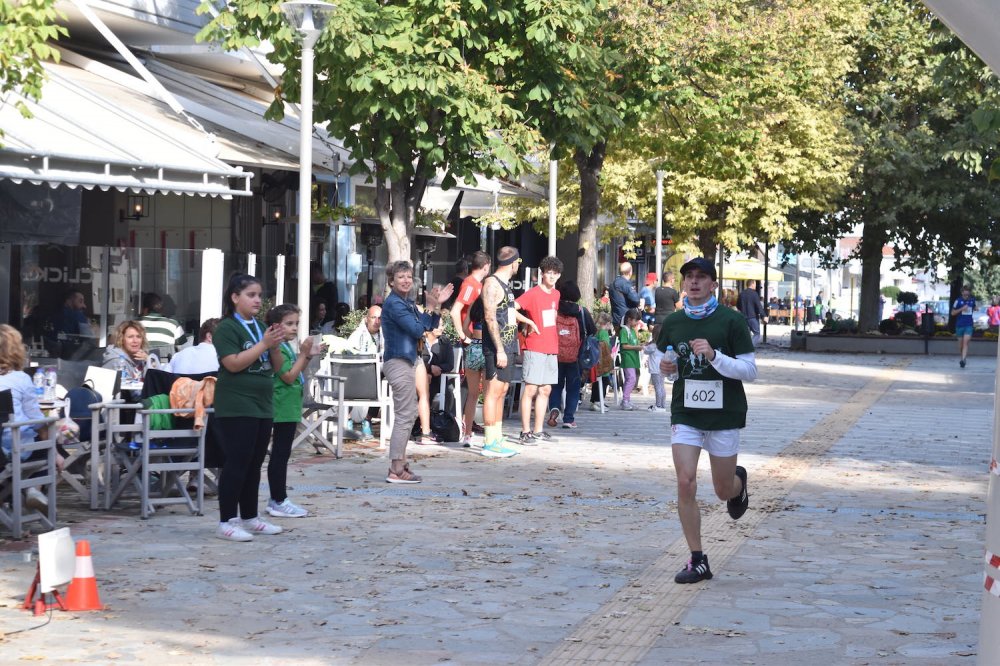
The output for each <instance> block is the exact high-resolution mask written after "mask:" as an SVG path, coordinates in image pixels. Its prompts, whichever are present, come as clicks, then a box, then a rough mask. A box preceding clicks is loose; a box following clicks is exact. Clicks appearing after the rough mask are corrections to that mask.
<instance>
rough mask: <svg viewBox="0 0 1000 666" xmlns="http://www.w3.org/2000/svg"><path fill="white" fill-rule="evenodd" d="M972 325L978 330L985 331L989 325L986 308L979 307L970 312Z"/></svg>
mask: <svg viewBox="0 0 1000 666" xmlns="http://www.w3.org/2000/svg"><path fill="white" fill-rule="evenodd" d="M972 327H973V328H975V329H976V330H979V331H985V330H986V329H988V328H989V327H990V315H989V314H988V313H987V312H986V308H979V309H978V310H976V311H975V312H973V313H972Z"/></svg>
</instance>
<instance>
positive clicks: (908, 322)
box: [896, 310, 917, 328]
mask: <svg viewBox="0 0 1000 666" xmlns="http://www.w3.org/2000/svg"><path fill="white" fill-rule="evenodd" d="M896 321H898V322H899V325H900V326H909V327H910V328H916V327H917V313H916V312H913V311H911V310H907V311H904V312H897V313H896Z"/></svg>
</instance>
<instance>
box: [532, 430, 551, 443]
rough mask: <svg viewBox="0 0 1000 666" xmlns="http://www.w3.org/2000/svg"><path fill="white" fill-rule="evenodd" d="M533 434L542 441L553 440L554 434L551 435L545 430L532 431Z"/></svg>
mask: <svg viewBox="0 0 1000 666" xmlns="http://www.w3.org/2000/svg"><path fill="white" fill-rule="evenodd" d="M531 436H532V437H534V438H535V439H537V440H538V441H540V442H551V441H552V439H553V438H552V435H550V434H549V433H547V432H545V431H544V430H542V431H540V432H533V433H531Z"/></svg>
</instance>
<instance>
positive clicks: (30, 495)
mask: <svg viewBox="0 0 1000 666" xmlns="http://www.w3.org/2000/svg"><path fill="white" fill-rule="evenodd" d="M24 505H25V506H27V507H28V508H31V509H37V510H39V511H45V510H46V509H48V508H49V498H48V497H46V496H45V493H43V492H42V491H41V490H39V489H38V488H35V487H32V488H28V489H27V490H25V491H24Z"/></svg>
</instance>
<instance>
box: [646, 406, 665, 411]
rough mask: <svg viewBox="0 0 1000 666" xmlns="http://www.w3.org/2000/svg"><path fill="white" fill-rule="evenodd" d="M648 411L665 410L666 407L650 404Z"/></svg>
mask: <svg viewBox="0 0 1000 666" xmlns="http://www.w3.org/2000/svg"><path fill="white" fill-rule="evenodd" d="M649 411H651V412H665V411H667V409H666V408H665V407H657V406H656V405H650V406H649Z"/></svg>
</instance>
